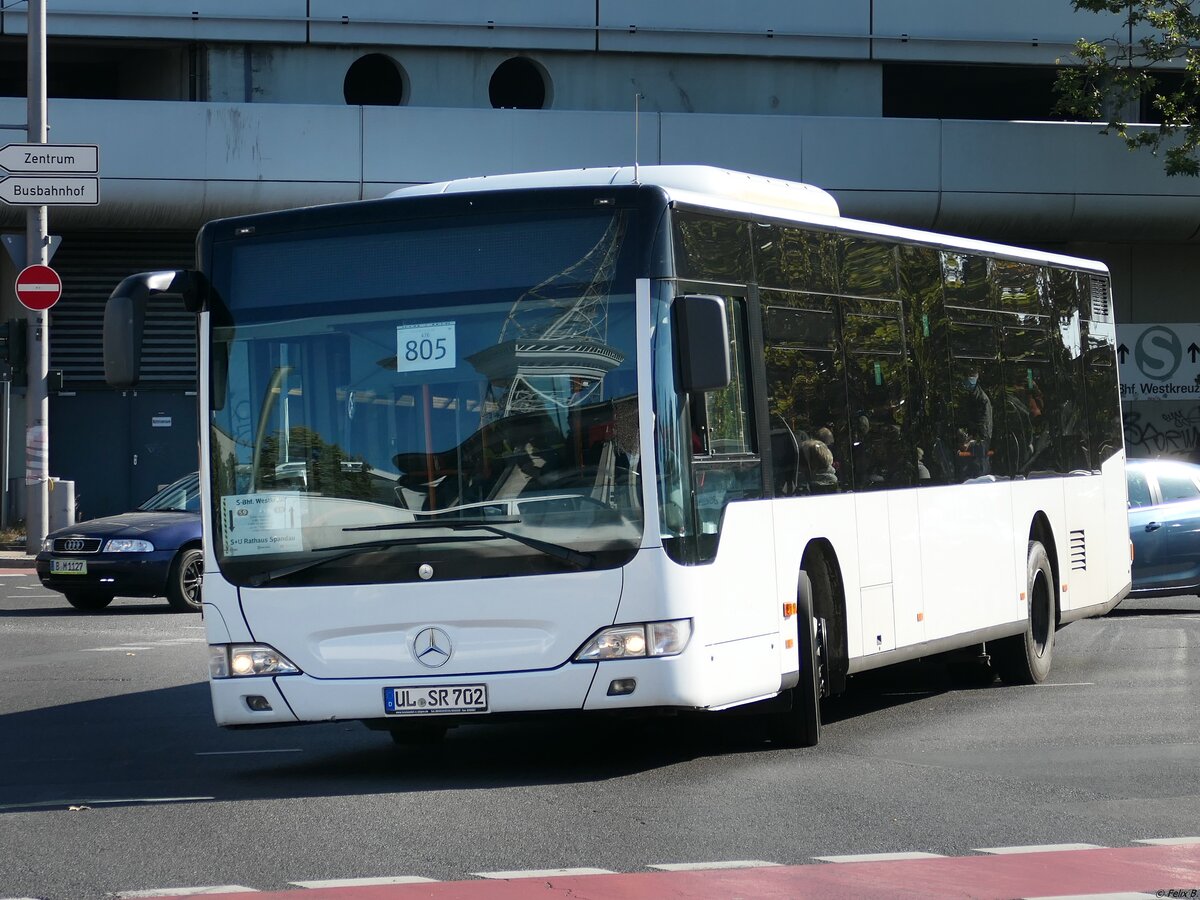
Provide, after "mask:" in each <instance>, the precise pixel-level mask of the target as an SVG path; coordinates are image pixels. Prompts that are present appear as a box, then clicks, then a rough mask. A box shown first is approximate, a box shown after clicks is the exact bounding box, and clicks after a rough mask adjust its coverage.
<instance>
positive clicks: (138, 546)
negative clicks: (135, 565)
mask: <svg viewBox="0 0 1200 900" xmlns="http://www.w3.org/2000/svg"><path fill="white" fill-rule="evenodd" d="M153 551H154V545H153V544H152V543H150V542H149V541H137V540H134V539H133V538H113V539H112V540H110V541H109V542H108V543H107V544H105V545H104V552H105V553H151V552H153Z"/></svg>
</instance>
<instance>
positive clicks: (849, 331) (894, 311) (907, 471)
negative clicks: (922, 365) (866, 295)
mask: <svg viewBox="0 0 1200 900" xmlns="http://www.w3.org/2000/svg"><path fill="white" fill-rule="evenodd" d="M842 310H843V316H842V337H843V341H844V344H845V348H846V363H845V365H846V386H847V390H848V394H849V401H850V406H849V409H850V435H851V439H852V444H851V468H852V470H853V477H854V488H855V490H880V489H883V488H891V487H907V486H910V485H912V484H914V483H915V482H916V480H917V478H916V462H917V451H916V447H915V446H909V444H910V443H911V437H910V435H911V431H912V423H911V422H908V421H906V417H907V411H906V409H905V399H906V396H907V393H908V366H907V362H906V358H905V344H904V328H903V317H902V313H901V309H900V304H899V303H898V302H896V301H891V300H888V301H883V300H859V299H854V298H849V297H845V298H843V299H842Z"/></svg>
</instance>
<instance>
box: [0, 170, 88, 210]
mask: <svg viewBox="0 0 1200 900" xmlns="http://www.w3.org/2000/svg"><path fill="white" fill-rule="evenodd" d="M0 200H3V201H4V202H5V203H7V204H9V205H10V206H95V205H96V204H98V203H99V202H100V178H99V176H96V175H9V176H8V177H7V178H3V179H0Z"/></svg>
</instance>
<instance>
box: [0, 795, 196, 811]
mask: <svg viewBox="0 0 1200 900" xmlns="http://www.w3.org/2000/svg"><path fill="white" fill-rule="evenodd" d="M215 799H217V798H216V797H119V798H117V799H111V798H110V799H106V800H41V801H38V802H36V803H0V810H10V809H46V808H48V807H49V808H54V807H62V808H64V809H65V808H67V807H70V806H114V805H119V804H123V803H129V804H133V803H193V802H196V801H200V800H215Z"/></svg>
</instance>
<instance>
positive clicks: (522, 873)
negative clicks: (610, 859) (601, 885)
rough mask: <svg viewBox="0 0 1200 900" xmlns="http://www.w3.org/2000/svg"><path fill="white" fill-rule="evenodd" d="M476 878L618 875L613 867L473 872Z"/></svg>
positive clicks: (505, 878)
mask: <svg viewBox="0 0 1200 900" xmlns="http://www.w3.org/2000/svg"><path fill="white" fill-rule="evenodd" d="M471 874H472V875H474V876H475V877H476V878H491V879H500V880H508V879H511V878H562V877H565V876H568V875H616V874H617V873H616V872H613V871H612V870H611V869H588V868H578V869H521V870H518V871H515V872H472V873H471Z"/></svg>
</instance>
